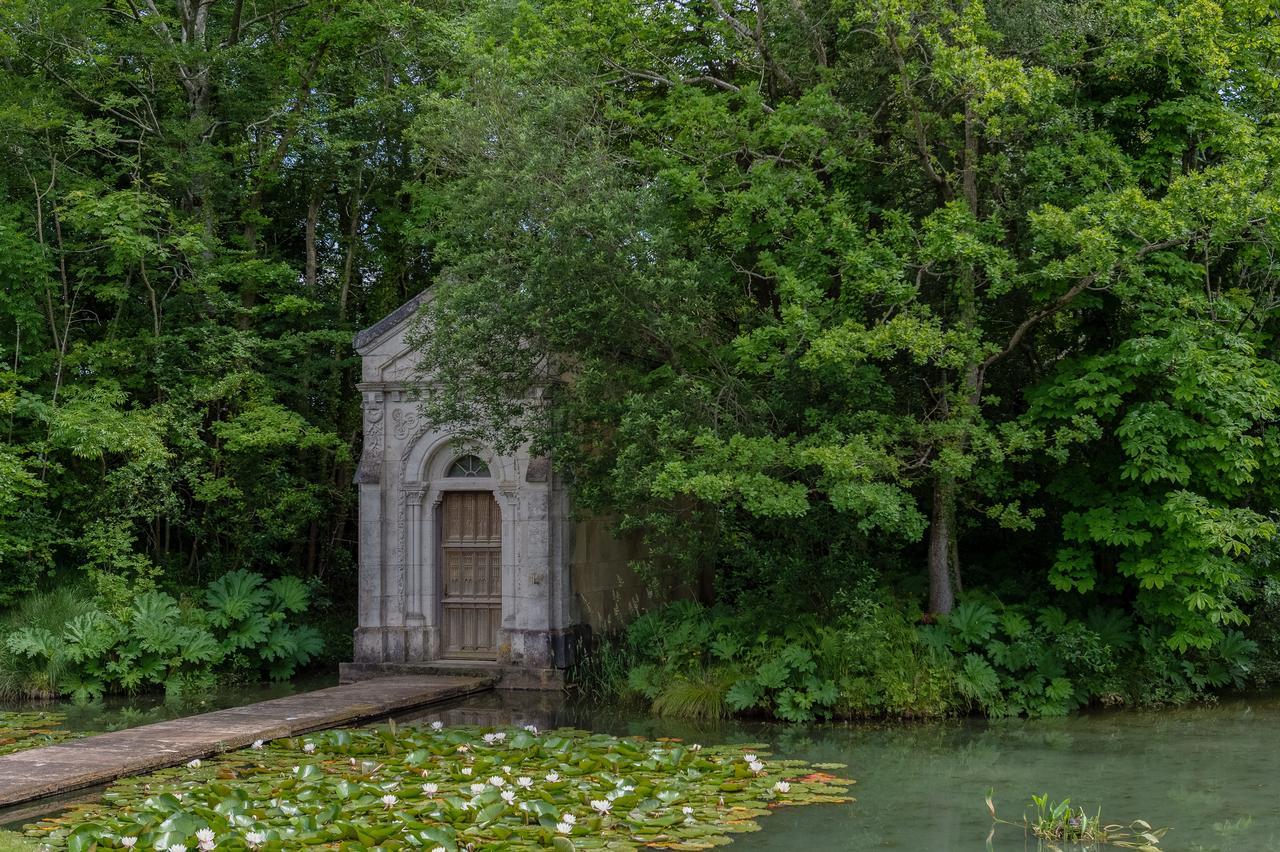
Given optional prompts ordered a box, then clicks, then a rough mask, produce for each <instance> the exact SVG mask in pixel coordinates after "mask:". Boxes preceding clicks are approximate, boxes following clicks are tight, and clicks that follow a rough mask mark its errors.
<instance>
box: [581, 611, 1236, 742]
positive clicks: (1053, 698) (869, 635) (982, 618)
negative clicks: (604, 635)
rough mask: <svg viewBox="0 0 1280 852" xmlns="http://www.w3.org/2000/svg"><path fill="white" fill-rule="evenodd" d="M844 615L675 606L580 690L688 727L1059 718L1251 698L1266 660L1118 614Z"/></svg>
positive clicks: (590, 674)
mask: <svg viewBox="0 0 1280 852" xmlns="http://www.w3.org/2000/svg"><path fill="white" fill-rule="evenodd" d="M833 609H834V614H832V615H830V616H829V617H827V618H826V619H825V620H823V621H819V620H818V619H817V618H816V617H814V616H790V617H780V616H777V615H774V616H773V617H772V618H770V617H767V616H764V615H761V614H760V613H754V612H751V611H750V610H747V611H741V610H739V611H731V610H729V609H727V608H723V607H715V608H708V607H704V606H702V605H700V604H697V603H694V602H691V601H678V602H676V603H672V604H669V605H667V606H665V607H662V608H660V609H658V610H655V611H653V612H650V613H647V614H645V615H643V616H641V617H639V618H637V619H636V620H635V621H634V622H632V624H631V625H630V627H629V628H628V629H627V631H626V632H625V633H624V634H622V635H621V636H618V637H613V638H610V639H608V640H606V641H605V642H602V643H601V644H600V645H599V648H598V650H597V652H596V653H597V655H598V656H597V657H595V658H593V659H591V660H588V662H587V663H586V665H584V666H582V667H581V668H580V669H579V672H580V673H581V675H582V677H581V679H580V681H579V685H580V686H581V687H582V688H583V689H584V690H585V691H587V692H589V693H591V694H594V695H596V696H599V697H610V698H615V699H616V698H625V697H628V696H630V697H633V698H638V699H640V700H642V701H645V702H647V703H648V704H649V706H650V707H651V709H652V710H653V711H654V712H656V713H658V714H659V715H664V716H679V717H684V718H700V719H714V718H720V717H723V716H727V715H730V714H755V715H763V716H769V717H773V718H777V719H782V720H785V721H792V722H805V721H810V720H813V719H825V718H832V717H839V718H856V717H890V718H927V717H939V716H946V715H949V714H957V713H968V712H973V711H979V712H981V713H983V714H985V715H987V716H992V717H1002V716H1060V715H1064V714H1067V713H1070V712H1072V711H1074V710H1076V709H1078V708H1080V707H1083V706H1085V705H1087V704H1128V705H1153V704H1180V703H1185V702H1187V701H1192V700H1195V699H1198V698H1202V697H1205V696H1207V695H1208V694H1209V693H1210V692H1211V691H1212V690H1215V689H1222V688H1226V687H1240V686H1243V685H1245V684H1246V682H1248V678H1249V676H1250V673H1251V671H1252V668H1253V660H1254V658H1255V657H1256V656H1257V655H1258V643H1257V642H1256V641H1254V640H1253V639H1250V638H1248V637H1246V636H1244V635H1243V634H1241V633H1238V632H1235V631H1227V632H1226V633H1225V634H1224V638H1223V640H1221V641H1220V642H1217V643H1215V645H1214V646H1213V647H1211V648H1209V649H1206V650H1203V651H1193V652H1190V653H1185V652H1177V651H1175V650H1173V648H1172V647H1171V646H1170V643H1169V641H1168V636H1167V635H1165V634H1162V633H1160V632H1158V631H1157V630H1156V629H1154V628H1152V627H1151V626H1149V625H1140V624H1137V623H1135V622H1134V621H1133V620H1132V619H1131V618H1129V617H1128V616H1127V615H1125V614H1124V613H1123V612H1121V611H1120V610H1114V609H1096V610H1093V611H1092V612H1090V614H1089V615H1088V617H1086V618H1084V619H1076V618H1073V617H1071V616H1070V615H1068V614H1067V613H1066V612H1065V611H1064V610H1062V609H1060V608H1058V607H1043V608H1039V609H1037V608H1034V607H1026V606H1019V607H1007V606H1003V605H1001V604H1000V603H998V602H996V601H993V600H984V599H980V598H977V597H973V598H970V599H968V600H966V601H964V602H962V603H961V604H960V605H959V606H957V607H956V608H955V610H954V611H953V612H952V613H951V614H950V615H948V616H946V617H945V618H942V619H940V620H939V621H938V622H937V623H935V624H928V625H920V624H919V623H918V622H919V621H920V620H921V614H920V612H919V610H917V609H914V608H912V607H910V606H903V605H902V604H900V603H898V602H897V601H895V600H894V599H892V598H891V597H890V596H888V595H887V594H885V593H883V592H872V593H863V594H858V595H851V594H842V595H840V596H838V597H837V600H836V601H835V603H834V607H833ZM599 660H603V661H604V662H598V661H599Z"/></svg>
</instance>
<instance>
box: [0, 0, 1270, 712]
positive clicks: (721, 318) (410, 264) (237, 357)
mask: <svg viewBox="0 0 1280 852" xmlns="http://www.w3.org/2000/svg"><path fill="white" fill-rule="evenodd" d="M0 59H3V65H2V67H0V78H2V79H0V83H2V85H0V146H3V149H4V158H3V161H0V193H2V194H0V280H3V284H4V286H3V289H2V291H0V292H2V294H0V329H3V332H2V333H0V355H2V356H3V357H2V358H0V361H2V362H3V365H0V418H3V421H4V424H3V425H4V432H3V434H0V483H2V485H3V487H2V488H0V570H2V571H3V576H4V580H5V582H4V584H3V586H2V587H0V605H2V606H5V607H8V608H9V609H10V630H11V631H13V632H12V633H11V634H10V638H9V640H8V641H6V643H5V647H4V650H3V651H0V656H3V655H5V654H7V655H8V657H7V658H4V659H0V688H4V682H5V681H4V672H5V671H6V667H7V670H11V671H13V672H15V674H14V677H13V678H12V679H11V682H12V683H13V684H14V686H13V687H12V688H13V689H15V690H18V691H21V689H23V688H25V687H23V686H22V684H30V683H32V682H33V678H34V679H35V681H39V682H41V683H43V684H44V686H45V688H47V689H48V690H49V691H76V692H77V693H78V694H81V695H85V696H92V695H94V694H100V693H101V692H102V691H103V690H110V689H136V688H142V687H143V686H145V685H147V684H163V685H165V686H166V688H169V689H171V690H172V689H181V688H182V684H183V683H184V682H185V681H184V679H185V678H188V677H189V673H190V672H191V671H193V670H194V671H198V672H200V673H201V675H200V677H199V678H196V680H200V679H201V678H203V679H204V680H207V679H208V678H209V677H212V676H214V674H215V673H217V672H226V671H237V672H256V671H261V670H263V669H271V670H272V671H273V672H274V673H276V674H278V675H285V674H288V673H290V672H292V671H293V670H294V668H295V667H296V666H297V665H301V664H304V663H305V662H307V661H308V660H309V659H311V658H313V657H314V656H315V655H316V654H321V653H324V652H323V651H322V650H321V648H322V646H323V647H325V648H327V649H328V651H327V653H329V654H330V655H332V656H334V657H341V656H343V654H344V652H345V643H346V642H347V641H348V640H347V639H346V638H345V637H346V631H347V630H348V628H349V626H350V625H349V621H348V620H349V618H350V612H349V610H350V609H351V608H350V607H349V605H348V603H347V602H348V601H349V600H350V599H351V594H352V589H353V584H354V564H353V553H354V550H353V540H352V539H353V536H354V517H353V512H354V504H353V493H352V489H351V486H350V484H349V483H350V479H351V474H352V470H353V459H354V458H356V457H357V456H358V444H359V439H360V436H359V426H360V420H359V405H358V396H357V394H356V392H355V390H354V383H355V380H356V379H355V375H356V373H355V366H356V365H355V360H354V356H353V353H352V352H351V350H350V339H351V335H352V333H353V331H354V330H355V329H357V328H359V327H361V326H362V325H365V324H368V323H369V322H372V321H373V320H376V319H377V318H379V317H380V316H381V315H382V314H384V313H385V312H387V311H389V310H390V309H392V308H394V307H395V306H396V305H398V304H399V303H401V302H402V301H403V300H405V299H406V298H408V297H409V296H411V295H413V294H414V293H416V292H418V291H419V290H420V289H422V288H423V287H425V286H428V285H431V286H434V287H435V289H436V298H435V299H434V300H433V301H432V303H431V307H430V309H429V312H428V313H429V316H428V317H426V318H425V319H426V320H428V321H429V322H430V324H431V330H430V332H429V333H425V334H423V335H422V337H421V341H420V345H421V348H422V352H423V356H424V362H425V364H426V367H427V369H430V370H432V371H433V373H434V374H435V375H436V377H437V380H438V384H437V385H436V386H435V392H434V393H432V394H431V395H430V396H429V397H428V398H427V399H425V400H424V405H425V406H426V407H427V409H428V411H429V413H431V414H432V415H433V416H435V417H436V418H438V419H440V420H444V421H458V422H465V423H469V424H472V425H473V429H474V431H475V432H477V433H478V434H479V435H480V436H481V437H483V438H484V439H485V440H488V441H493V442H496V443H499V444H512V443H516V442H521V441H526V440H527V441H532V442H534V443H535V444H536V445H538V447H539V448H540V449H542V450H545V451H547V452H550V453H551V455H552V457H553V459H554V460H555V462H556V464H557V466H558V468H559V470H560V472H561V473H562V475H564V476H565V477H566V478H567V479H568V481H570V482H571V483H572V485H573V487H574V489H575V493H576V495H577V500H578V503H579V505H580V506H581V507H582V509H583V510H585V511H595V512H603V513H607V514H608V515H610V516H611V517H615V518H617V519H618V523H619V527H620V529H621V530H624V531H630V532H633V533H636V534H639V535H642V536H643V537H644V538H645V541H646V543H647V545H648V547H647V554H648V556H647V558H646V560H645V562H644V563H643V564H641V565H640V566H638V567H639V568H640V569H641V570H642V571H644V572H646V573H647V575H648V576H649V577H650V578H651V579H652V580H653V582H654V583H655V584H661V583H664V582H667V581H669V580H671V579H677V580H678V579H680V578H681V577H687V576H689V575H690V574H691V573H693V572H697V571H701V570H703V569H704V568H706V567H708V566H710V567H711V568H712V569H714V571H715V577H716V583H715V587H716V600H715V601H714V602H712V601H706V602H703V603H702V604H693V603H681V604H676V605H674V606H672V607H669V608H667V609H665V610H663V611H661V612H658V613H654V614H650V615H648V616H645V617H644V618H641V619H639V620H637V621H636V622H635V623H634V624H633V625H632V627H631V628H630V629H629V630H628V631H627V632H625V633H624V634H622V635H621V636H619V637H617V638H615V639H614V640H612V641H609V642H606V643H604V644H603V645H601V646H600V647H599V648H598V649H597V651H598V652H597V654H596V655H595V658H594V660H595V662H594V663H593V665H592V667H591V668H590V669H588V670H584V671H583V672H581V673H580V678H581V679H582V680H583V681H584V682H585V683H587V684H588V685H589V686H591V687H592V688H594V689H596V690H597V691H599V692H605V693H614V694H632V695H639V696H643V697H644V698H645V699H647V700H652V701H654V702H656V705H657V706H658V707H659V709H662V710H664V711H670V712H678V713H685V714H693V715H697V714H708V715H718V714H721V713H725V712H730V711H753V712H768V713H773V714H775V715H778V716H781V717H784V718H795V719H802V718H809V717H811V716H813V715H816V714H829V713H843V714H864V713H865V714H882V713H887V714H906V715H926V714H934V713H945V712H954V711H962V710H965V709H967V708H970V707H979V708H981V709H983V710H985V711H986V712H989V713H993V714H1006V713H1058V712H1067V711H1069V710H1071V709H1074V708H1076V707H1079V706H1082V705H1084V704H1086V703H1091V702H1105V703H1125V702H1164V701H1180V700H1188V699H1190V698H1195V697H1199V696H1203V695H1205V694H1207V693H1208V692H1210V691H1212V690H1214V689H1217V688H1222V687H1226V686H1231V685H1245V684H1248V683H1262V682H1267V681H1268V680H1269V679H1270V678H1272V677H1273V676H1275V675H1276V674H1277V672H1280V639H1277V638H1276V630H1275V629H1276V627H1277V626H1280V583H1277V578H1276V570H1277V568H1276V565H1275V564H1274V554H1275V547H1276V546H1275V537H1276V515H1277V508H1278V506H1280V485H1278V484H1277V483H1280V479H1278V478H1277V475H1276V474H1277V466H1278V465H1280V430H1277V412H1278V410H1280V364H1278V363H1277V354H1278V353H1277V347H1276V338H1275V335H1276V331H1277V322H1278V320H1277V317H1278V314H1277V307H1280V299H1278V294H1277V272H1278V269H1277V264H1276V257H1275V254H1276V247H1277V243H1276V233H1277V232H1276V225H1277V221H1278V220H1277V216H1278V215H1280V205H1278V204H1277V201H1278V196H1277V192H1276V182H1275V177H1276V169H1277V159H1278V158H1280V144H1278V141H1280V138H1278V136H1277V117H1278V116H1280V20H1278V18H1277V14H1276V12H1275V10H1274V8H1272V5H1271V4H1270V3H1268V2H1267V0H1220V2H1210V0H1203V2H1194V3H1188V2H1183V0H988V2H977V0H758V2H757V0H734V2H729V0H672V1H671V2H637V0H609V2H590V3H587V2H581V0H542V1H541V2H524V3H515V2H512V3H484V4H475V5H469V4H461V3H459V4H450V3H447V2H441V3H410V2H395V0H369V1H368V2H340V3H339V2H252V0H250V1H249V2H245V0H176V2H173V3H165V4H163V5H157V4H155V3H153V2H152V0H143V2H136V0H123V1H122V2H116V0H99V2H93V3H90V2H59V3H53V2H48V0H27V1H26V2H24V0H15V2H11V3H7V4H5V5H4V6H3V8H0ZM531 387H537V388H539V389H540V390H541V392H540V393H539V394H537V395H530V394H528V390H529V389H530V388H531ZM55 589H56V590H57V591H56V592H55V591H53V590H55ZM68 590H73V591H68ZM58 595H61V596H62V597H61V598H60V599H56V600H55V598H57V596H58ZM68 595H71V597H68ZM75 595H79V596H80V597H79V598H75ZM86 601H88V602H89V603H88V604H86ZM86 606H87V607H88V610H89V611H91V612H92V613H95V614H94V615H86V614H85V613H84V612H83V610H85V608H86ZM24 608H25V609H24ZM304 612H305V613H306V614H305V615H304V614H303V613H304ZM157 613H162V614H161V615H157ZM37 615H38V616H39V618H37ZM75 618H79V619H80V621H78V622H77V621H75ZM164 619H169V621H167V622H166V621H165V620H164ZM157 620H159V623H167V624H171V625H173V626H174V627H175V629H177V628H178V627H180V628H181V630H184V631H187V633H186V634H183V635H185V636H186V639H185V640H184V641H182V642H177V643H175V644H173V645H172V646H165V644H164V640H163V639H162V637H160V636H158V635H154V634H155V631H149V630H148V629H147V628H146V625H149V624H155V623H157ZM36 621H40V623H41V624H42V625H46V626H44V627H41V628H40V629H41V630H44V631H45V632H44V633H41V632H40V631H39V630H33V629H30V627H31V624H32V623H34V622H36ZM169 633H173V631H172V630H171V631H169ZM102 636H106V637H108V639H109V640H110V641H106V640H103V639H102V638H101V637H102ZM194 636H201V637H205V638H202V639H199V640H196V641H193V640H192V638H191V637H194ZM322 639H323V640H324V641H323V643H322V641H321V640H322ZM191 648H196V649H197V650H196V651H191V650H190V649H191ZM200 649H203V650H200ZM6 660H7V662H6ZM86 661H89V662H86ZM139 668H141V669H142V670H143V671H144V672H145V674H142V675H139V674H138V670H139ZM41 679H43V680H41Z"/></svg>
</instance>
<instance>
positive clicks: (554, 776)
mask: <svg viewBox="0 0 1280 852" xmlns="http://www.w3.org/2000/svg"><path fill="white" fill-rule="evenodd" d="M543 777H545V778H546V779H547V780H548V781H550V782H551V783H552V784H554V783H556V782H557V781H559V780H560V773H559V772H548V773H547V774H546V775H545V776H543Z"/></svg>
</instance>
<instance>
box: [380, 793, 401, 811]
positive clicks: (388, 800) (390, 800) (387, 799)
mask: <svg viewBox="0 0 1280 852" xmlns="http://www.w3.org/2000/svg"><path fill="white" fill-rule="evenodd" d="M398 801H400V800H399V799H397V798H396V797H395V796H393V795H391V794H390V793H388V794H387V795H385V796H383V797H382V804H384V805H386V806H387V807H388V808H389V807H391V806H392V805H394V804H395V803H396V802H398Z"/></svg>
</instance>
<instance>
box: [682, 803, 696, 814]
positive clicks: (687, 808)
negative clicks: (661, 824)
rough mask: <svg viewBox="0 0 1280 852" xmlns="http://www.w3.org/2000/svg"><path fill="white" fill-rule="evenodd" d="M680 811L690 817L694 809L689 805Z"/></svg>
mask: <svg viewBox="0 0 1280 852" xmlns="http://www.w3.org/2000/svg"><path fill="white" fill-rule="evenodd" d="M680 811H681V812H682V813H683V814H684V815H685V816H689V814H691V813H693V808H691V807H689V806H688V805H685V806H684V807H683V808H681V809H680Z"/></svg>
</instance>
